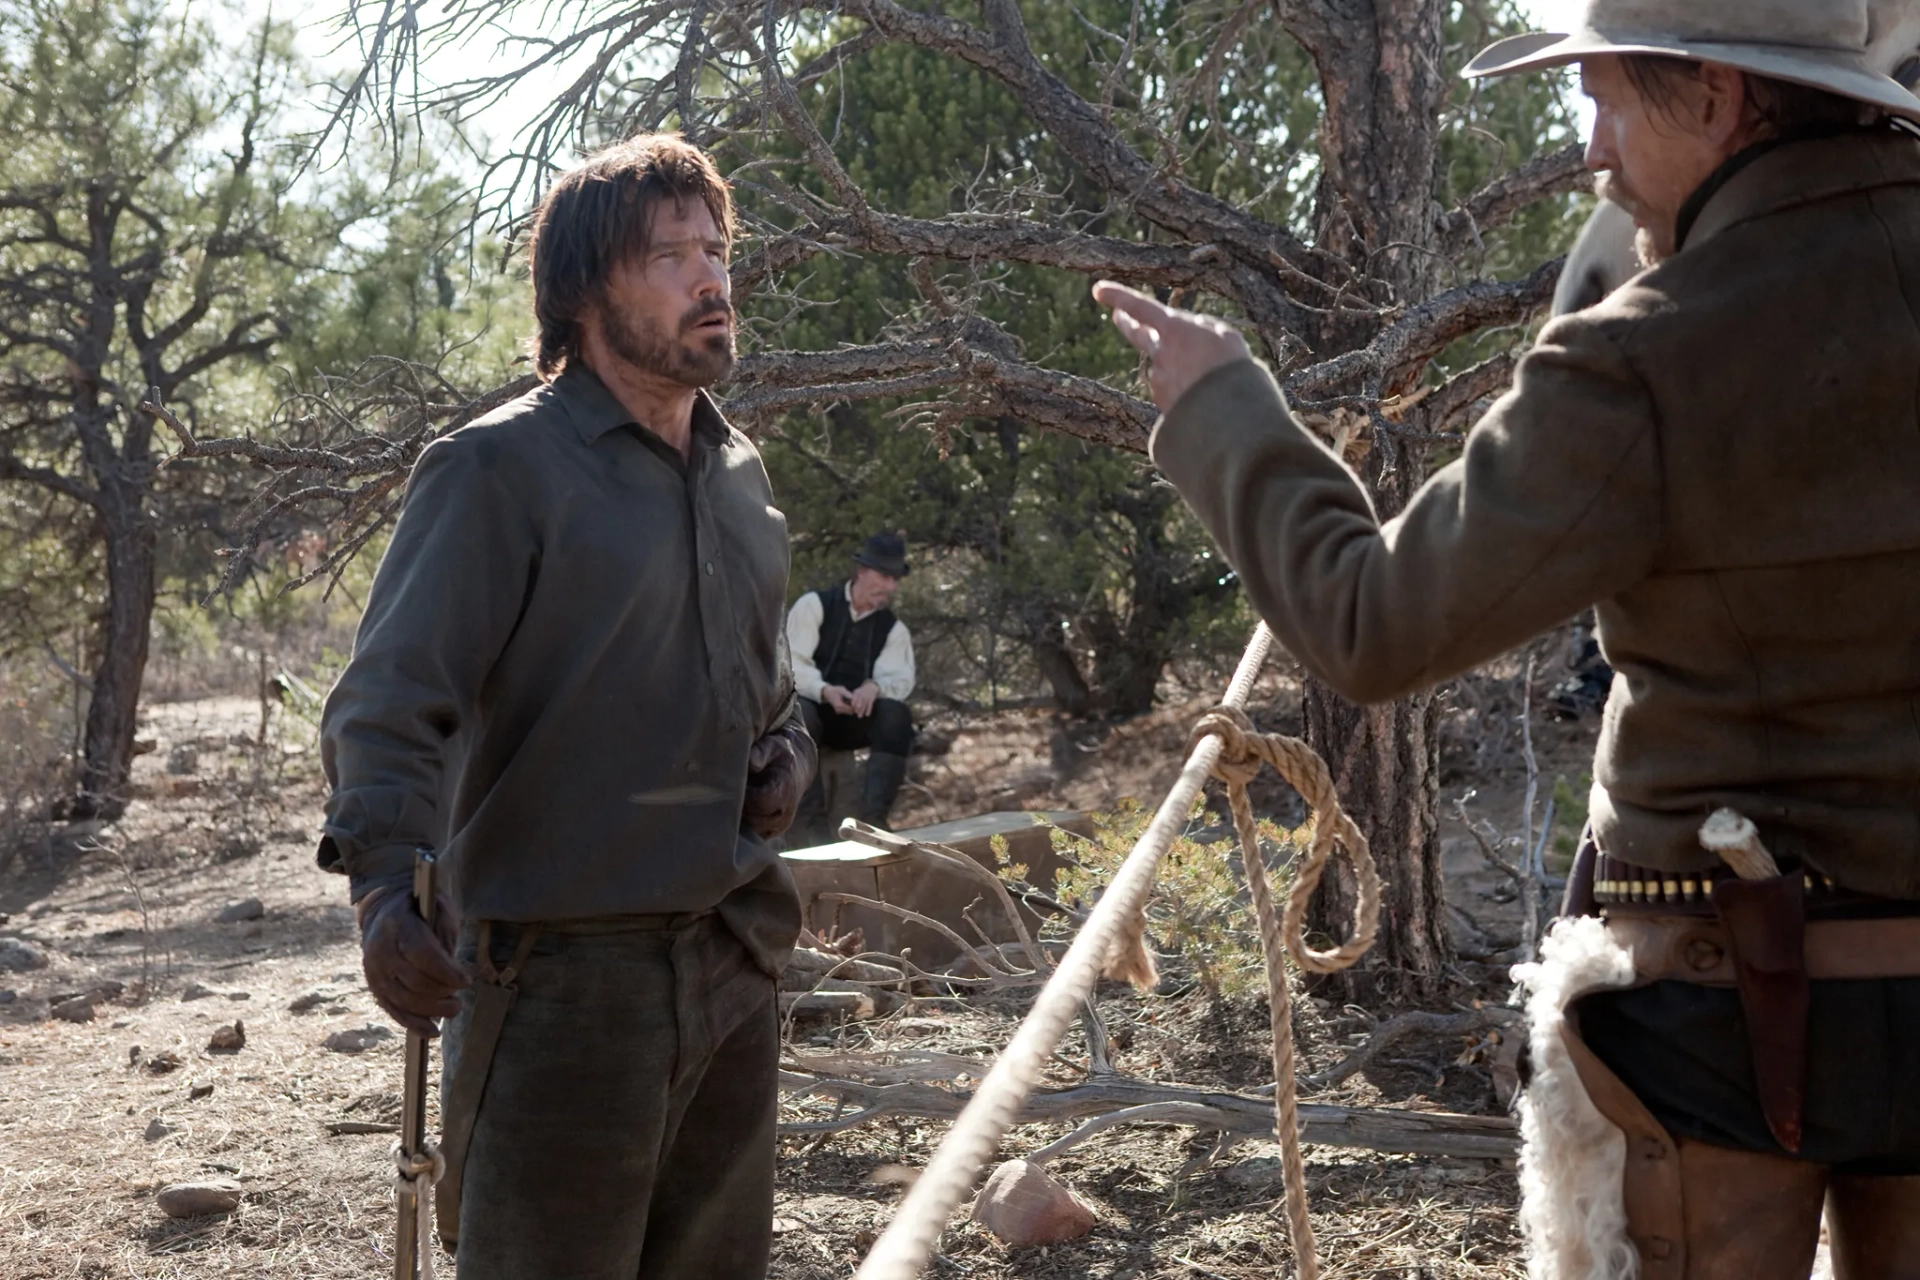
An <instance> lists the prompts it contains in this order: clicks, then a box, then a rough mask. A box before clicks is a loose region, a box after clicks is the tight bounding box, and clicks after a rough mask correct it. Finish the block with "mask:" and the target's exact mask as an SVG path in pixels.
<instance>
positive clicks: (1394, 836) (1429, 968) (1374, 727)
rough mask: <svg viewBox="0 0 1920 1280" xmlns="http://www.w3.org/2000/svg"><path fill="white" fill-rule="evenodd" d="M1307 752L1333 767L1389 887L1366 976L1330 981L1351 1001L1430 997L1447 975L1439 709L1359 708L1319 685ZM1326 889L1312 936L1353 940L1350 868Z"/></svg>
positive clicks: (1426, 700)
mask: <svg viewBox="0 0 1920 1280" xmlns="http://www.w3.org/2000/svg"><path fill="white" fill-rule="evenodd" d="M1303 702H1304V713H1305V719H1306V730H1307V733H1306V737H1307V742H1308V743H1309V744H1311V745H1312V746H1313V747H1314V749H1315V750H1317V751H1319V752H1320V754H1321V755H1322V756H1323V757H1325V759H1326V761H1327V767H1328V768H1329V769H1331V770H1332V771H1333V779H1334V783H1335V785H1336V786H1338V788H1339V790H1340V799H1341V801H1342V803H1344V804H1345V805H1346V807H1347V811H1348V813H1350V814H1352V815H1353V818H1354V821H1356V822H1358V823H1359V824H1360V829H1361V830H1362V831H1363V832H1365V833H1366V837H1367V843H1368V846H1369V848H1370V849H1371V850H1372V852H1373V856H1374V860H1375V862H1377V863H1378V864H1379V867H1380V879H1381V882H1382V892H1381V903H1380V917H1381V918H1380V936H1379V940H1378V941H1377V942H1375V943H1374V946H1373V950H1372V951H1371V952H1369V953H1368V955H1367V958H1366V960H1365V961H1364V962H1363V963H1362V964H1361V965H1360V966H1358V967H1357V968H1355V969H1351V970H1348V971H1347V972H1346V973H1344V974H1337V975H1334V976H1333V977H1331V978H1328V979H1326V980H1325V981H1326V982H1327V983H1328V984H1330V985H1332V986H1333V987H1334V988H1335V989H1336V990H1337V991H1338V992H1339V993H1340V995H1341V996H1342V997H1343V998H1345V999H1348V1000H1364V999H1369V998H1371V997H1373V996H1375V995H1379V994H1389V993H1391V994H1407V995H1413V996H1419V995H1424V994H1427V993H1429V992H1430V991H1431V989H1432V988H1434V987H1435V986H1437V985H1438V982H1439V979H1440V977H1441V975H1442V974H1443V973H1444V971H1445V968H1446V961H1447V956H1448V951H1449V949H1448V945H1447V936H1446V899H1445V896H1444V894H1443V891H1442V886H1441V877H1440V843H1439V839H1438V832H1439V824H1438V822H1437V821H1436V820H1435V815H1436V814H1437V813H1438V811H1439V810H1438V806H1439V803H1440V787H1439V777H1440V750H1439V735H1438V733H1437V732H1436V729H1437V727H1438V714H1437V706H1436V699H1435V697H1434V695H1433V694H1432V693H1421V694H1416V695H1415V696H1413V697H1411V698H1404V699H1402V700H1400V701H1398V702H1390V703H1385V704H1382V705H1380V706H1377V707H1361V706H1355V705H1354V704H1353V703H1351V702H1348V701H1347V700H1346V699H1345V698H1342V697H1341V696H1340V695H1339V694H1337V693H1335V692H1333V690H1331V689H1329V688H1328V687H1327V686H1326V685H1324V684H1322V683H1320V682H1319V681H1318V680H1314V679H1312V678H1309V679H1308V680H1307V681H1306V688H1305V692H1304V698H1303ZM1335 865H1336V866H1337V867H1338V872H1337V874H1334V875H1329V876H1327V877H1326V878H1325V879H1323V880H1322V881H1321V882H1320V891H1319V893H1317V894H1316V895H1315V896H1314V901H1313V909H1312V910H1311V911H1310V912H1309V913H1308V917H1307V927H1308V929H1309V931H1311V932H1313V933H1317V934H1320V935H1322V936H1323V937H1325V938H1341V939H1344V938H1346V937H1348V936H1349V935H1351V934H1352V932H1353V909H1354V880H1353V875H1352V873H1351V872H1350V871H1349V870H1348V869H1347V866H1346V864H1345V863H1344V862H1336V864H1335Z"/></svg>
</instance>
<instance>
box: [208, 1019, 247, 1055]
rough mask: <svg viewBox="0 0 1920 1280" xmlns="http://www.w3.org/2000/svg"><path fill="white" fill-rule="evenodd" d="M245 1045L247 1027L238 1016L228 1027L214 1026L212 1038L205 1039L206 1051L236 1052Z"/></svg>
mask: <svg viewBox="0 0 1920 1280" xmlns="http://www.w3.org/2000/svg"><path fill="white" fill-rule="evenodd" d="M246 1047H247V1027H246V1024H245V1023H243V1022H241V1021H240V1020H239V1019H238V1018H235V1019H234V1020H233V1025H232V1026H230V1027H216V1028H214V1032H213V1038H212V1039H211V1040H209V1041H207V1052H208V1053H238V1052H240V1050H242V1049H244V1048H246Z"/></svg>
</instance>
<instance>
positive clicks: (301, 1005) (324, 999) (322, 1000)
mask: <svg viewBox="0 0 1920 1280" xmlns="http://www.w3.org/2000/svg"><path fill="white" fill-rule="evenodd" d="M338 998H339V997H337V996H335V995H334V994H333V992H331V991H309V992H307V994H305V995H303V996H299V997H297V998H295V1000H294V1002H293V1003H292V1004H290V1005H288V1006H287V1012H288V1013H307V1012H310V1011H311V1010H314V1009H318V1008H319V1007H320V1006H321V1005H323V1004H326V1003H328V1002H329V1001H332V1000H336V999H338Z"/></svg>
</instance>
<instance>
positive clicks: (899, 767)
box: [860, 751, 907, 831]
mask: <svg viewBox="0 0 1920 1280" xmlns="http://www.w3.org/2000/svg"><path fill="white" fill-rule="evenodd" d="M906 780H907V758H906V757H905V756H897V755H894V754H893V753H892V752H891V751H869V752H868V753H867V780H866V785H865V787H864V788H862V790H861V793H860V821H862V822H864V823H866V824H867V825H868V826H870V827H879V828H880V829H881V830H883V831H884V830H890V828H889V827H888V826H887V814H888V813H889V812H890V811H891V810H892V809H893V800H894V797H895V796H897V795H899V794H900V784H901V783H903V782H905V781H906Z"/></svg>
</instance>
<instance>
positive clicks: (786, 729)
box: [740, 717, 820, 840]
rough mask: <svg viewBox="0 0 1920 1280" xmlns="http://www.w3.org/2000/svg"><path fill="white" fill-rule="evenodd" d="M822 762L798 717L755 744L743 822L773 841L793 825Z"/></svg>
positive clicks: (810, 737) (751, 754)
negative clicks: (815, 770)
mask: <svg viewBox="0 0 1920 1280" xmlns="http://www.w3.org/2000/svg"><path fill="white" fill-rule="evenodd" d="M819 762H820V753H819V750H818V748H816V747H815V746H814V745H813V738H812V736H811V735H810V734H808V733H807V728H806V725H804V724H802V723H801V721H800V719H799V718H798V717H795V718H794V719H792V720H789V721H787V722H786V723H785V724H783V725H781V726H780V727H779V728H778V729H775V730H774V731H773V732H772V733H769V734H767V735H766V736H765V737H763V738H761V739H760V740H759V741H758V742H755V743H754V744H753V749H752V750H751V751H749V752H748V753H747V801H746V805H745V806H744V808H743V810H742V812H741V815H740V821H741V824H742V825H743V826H745V827H747V828H748V829H749V830H751V831H752V832H753V833H754V834H755V835H758V836H760V837H761V838H762V839H766V840H771V839H772V838H773V837H774V836H777V835H779V834H780V833H781V832H783V831H785V830H786V829H787V828H788V827H790V826H792V825H793V815H794V814H795V813H796V812H798V811H799V808H800V797H801V796H802V795H804V794H805V793H806V790H807V784H808V783H810V782H812V781H813V771H814V768H815V766H816V765H818V764H819Z"/></svg>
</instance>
